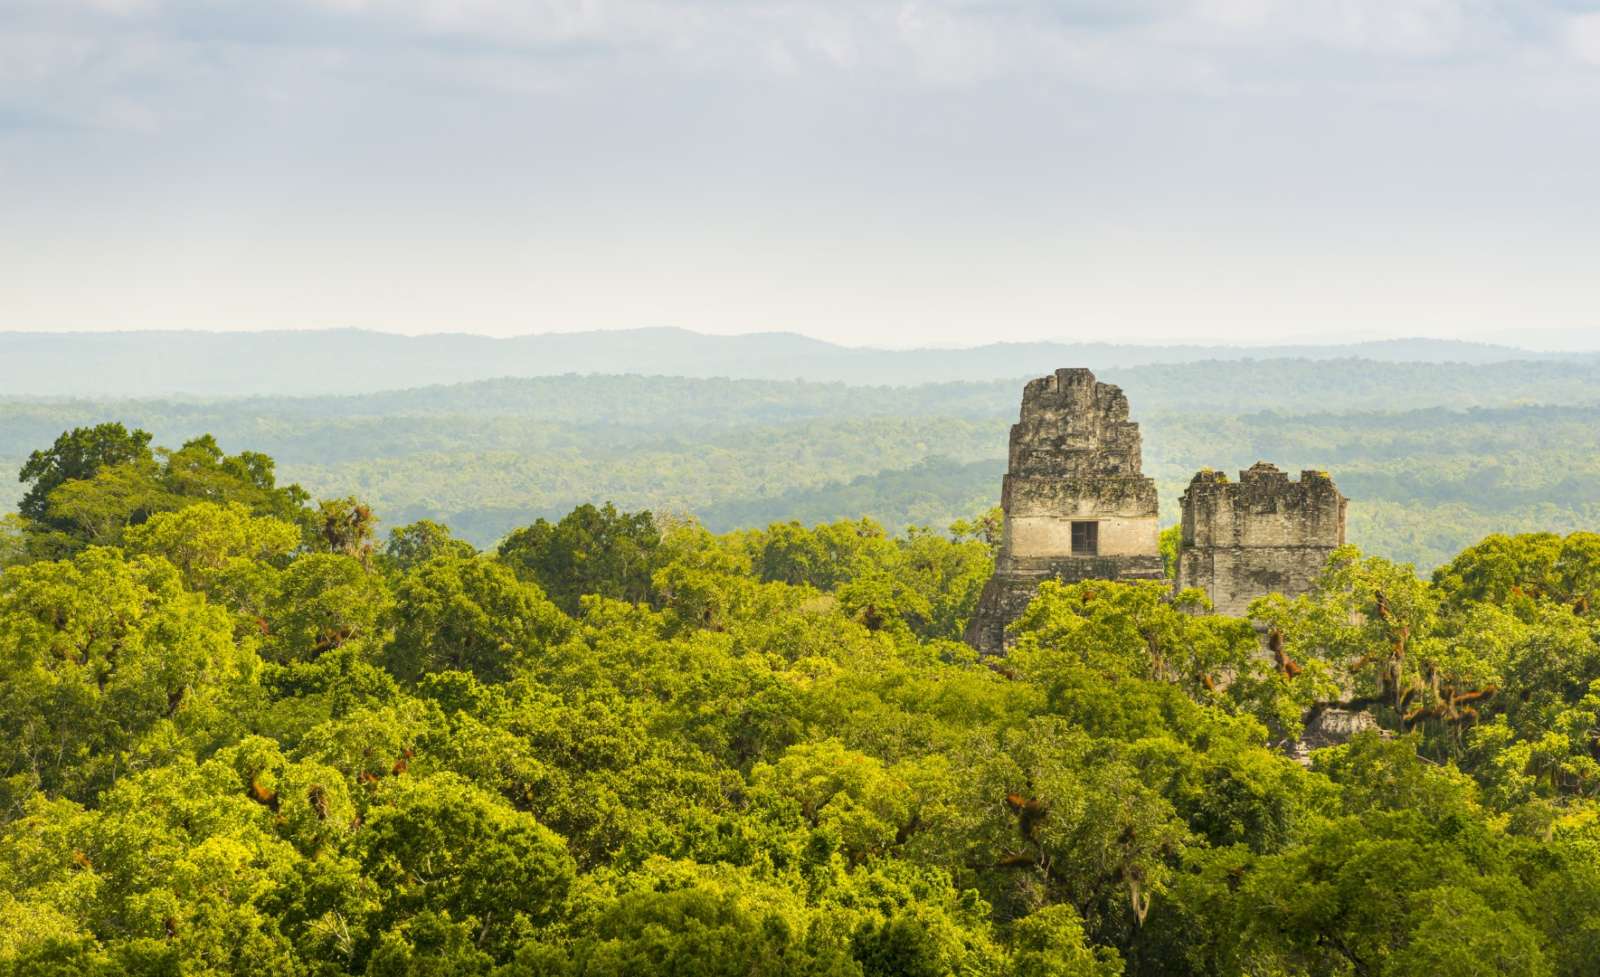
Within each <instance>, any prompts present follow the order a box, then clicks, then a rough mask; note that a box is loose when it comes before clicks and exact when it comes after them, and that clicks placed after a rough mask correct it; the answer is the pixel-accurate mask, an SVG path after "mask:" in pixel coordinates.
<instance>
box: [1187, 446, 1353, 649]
mask: <svg viewBox="0 0 1600 977" xmlns="http://www.w3.org/2000/svg"><path fill="white" fill-rule="evenodd" d="M1346 503H1347V500H1346V499H1345V497H1344V496H1343V495H1340V494H1339V490H1338V489H1337V488H1335V487H1334V484H1333V479H1331V478H1329V477H1328V474H1327V473H1326V472H1316V471H1303V472H1301V473H1300V478H1299V480H1298V481H1296V480H1293V479H1291V478H1289V476H1288V474H1286V473H1285V472H1281V471H1279V470H1278V469H1277V468H1276V467H1275V466H1273V465H1269V464H1267V463H1266V462H1257V463H1256V464H1254V465H1252V466H1251V467H1250V469H1249V470H1248V471H1242V472H1240V473H1239V480H1238V481H1237V482H1232V481H1229V480H1228V477H1227V476H1226V475H1224V474H1222V473H1221V472H1213V471H1204V472H1200V473H1199V474H1197V475H1195V477H1194V479H1193V481H1191V482H1190V483H1189V491H1187V492H1185V493H1184V495H1183V542H1182V545H1181V546H1180V548H1179V550H1178V579H1177V581H1176V586H1177V587H1178V588H1179V589H1183V588H1185V587H1197V588H1199V589H1200V590H1203V591H1205V593H1206V596H1207V597H1210V598H1211V603H1212V604H1213V605H1215V607H1216V611H1217V613H1218V614H1228V615H1232V616H1234V617H1242V616H1243V615H1244V613H1245V611H1247V610H1249V608H1250V602H1251V601H1252V600H1255V599H1256V598H1257V597H1260V596H1262V595H1264V594H1285V595H1287V596H1290V597H1293V596H1295V595H1297V594H1303V593H1305V592H1306V591H1307V590H1309V589H1310V588H1311V583H1312V581H1313V580H1315V579H1316V578H1317V575H1318V574H1319V573H1321V572H1322V567H1323V565H1324V564H1326V563H1327V562H1328V556H1329V554H1331V553H1332V552H1333V551H1334V549H1335V548H1336V547H1339V546H1342V545H1344V512H1345V505H1346Z"/></svg>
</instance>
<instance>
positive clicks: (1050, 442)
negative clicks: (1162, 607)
mask: <svg viewBox="0 0 1600 977" xmlns="http://www.w3.org/2000/svg"><path fill="white" fill-rule="evenodd" d="M1140 464H1141V459H1140V443H1139V425H1138V424H1136V423H1134V422H1133V421H1130V420H1129V419H1128V398H1127V397H1125V396H1123V393H1122V390H1121V389H1120V388H1118V387H1115V386H1112V385H1111V384H1109V383H1100V382H1098V381H1097V380H1095V378H1094V374H1093V373H1090V372H1089V371H1088V370H1057V371H1056V372H1055V373H1053V374H1052V375H1050V376H1047V377H1041V378H1039V379H1037V380H1033V381H1031V382H1029V383H1028V385H1027V387H1025V388H1024V389H1023V391H1022V415H1021V417H1020V418H1019V419H1018V420H1017V423H1016V424H1014V425H1012V427H1011V458H1010V465H1009V467H1008V469H1007V472H1006V476H1005V481H1004V483H1003V484H1002V487H1001V493H1000V506H1001V509H1002V510H1003V511H1004V512H1005V534H1004V536H1003V537H1002V539H1001V543H1000V556H999V559H998V560H997V562H996V564H995V572H994V576H993V577H991V578H990V579H989V583H988V584H987V585H986V586H985V587H984V589H983V595H982V596H981V597H980V598H979V600H978V607H977V610H976V611H975V612H974V613H973V616H972V621H971V622H970V623H969V624H968V626H967V643H968V644H970V645H972V646H973V647H974V648H976V649H978V651H980V652H982V653H984V654H1001V653H1003V652H1004V650H1005V629H1006V625H1008V624H1010V623H1011V622H1012V621H1014V620H1015V619H1016V618H1017V616H1018V615H1019V614H1021V613H1022V611H1023V609H1024V608H1026V607H1027V606H1028V601H1030V600H1032V599H1033V595H1034V592H1035V591H1036V590H1037V589H1038V587H1039V583H1040V582H1041V581H1043V580H1051V579H1055V580H1065V581H1075V580H1160V579H1162V577H1163V573H1162V567H1161V554H1160V551H1159V549H1158V542H1157V536H1158V533H1159V527H1158V524H1157V521H1156V515H1157V501H1156V485H1155V482H1154V481H1152V480H1151V479H1149V478H1147V477H1145V476H1144V474H1143V473H1142V472H1141V471H1140Z"/></svg>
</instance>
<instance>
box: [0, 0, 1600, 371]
mask: <svg viewBox="0 0 1600 977" xmlns="http://www.w3.org/2000/svg"><path fill="white" fill-rule="evenodd" d="M1597 109H1600V5H1597V4H1596V3H1595V2H1593V0H1535V2H1522V3H1512V2H1509V0H1345V2H1341V3H1338V4H1306V3H1298V2H1291V0H1120V2H1107V0H1071V2H1067V3H1045V2H1038V0H998V2H997V0H991V2H977V3H974V2H967V0H907V2H877V0H870V2H862V3H853V4H838V3H814V4H793V3H784V2H777V0H755V2H750V3H743V4H738V5H728V4H721V3H712V2H700V0H676V2H652V0H630V2H620V3H619V2H594V0H589V2H579V0H571V2H564V0H550V2H547V3H541V4H535V5H528V4H519V3H509V2H504V0H477V2H474V3H470V4H439V3H434V2H428V0H384V2H377V0H291V2H285V3H282V4H273V5H270V6H268V7H261V6H246V5H242V4H236V3H228V2H222V3H217V2H200V0H49V2H46V0H13V2H11V3H7V4H4V5H0V213H4V214H5V215H6V217H5V222H6V232H5V233H4V234H3V235H0V266H3V267H5V268H6V273H5V274H4V275H0V328H9V329H28V330H64V329H103V328H116V329H129V328H180V329H181V328H222V329H226V328H237V329H262V328H282V327H296V326H307V327H323V326H350V327H361V328H373V329H384V330H391V331H398V332H405V333H419V332H446V331H458V330H464V331H470V332H480V333H485V334H492V335H511V334H526V333H530V332H548V331H582V330H590V329H606V328H620V327H635V326H646V325H658V324H676V325H682V326H685V327H688V328H692V329H695V330H697V331H702V332H707V333H743V332H752V331H765V330H769V329H770V330H784V331H795V332H800V333H803V334H806V335H811V336H815V337H818V338H822V339H827V340H830V341H834V342H843V343H849V344H869V345H878V346H887V347H902V348H903V347H907V346H919V345H972V344H977V343H982V342H986V341H991V340H1007V341H1018V340H1043V339H1057V340H1067V341H1084V340H1093V339H1106V340H1109V341H1115V342H1154V341H1167V342H1172V341H1180V342H1207V341H1217V340H1224V339H1226V340H1231V341H1235V342H1244V343H1263V342H1303V341H1328V340H1332V339H1335V338H1336V339H1338V340H1339V341H1349V340H1352V339H1369V338H1386V337H1410V336H1430V337H1438V338H1456V339H1472V340H1487V341H1496V342H1512V343H1518V339H1517V338H1516V337H1518V336H1533V337H1538V336H1543V335H1553V336H1556V337H1560V336H1563V335H1568V334H1577V335H1580V336H1581V335H1582V334H1583V332H1584V331H1593V332H1600V313H1597V304H1600V303H1597V298H1600V285H1597V282H1596V280H1595V277H1594V275H1593V259H1594V256H1595V255H1596V254H1600V221H1597V220H1596V219H1595V218H1596V216H1597V214H1596V211H1597V209H1600V208H1597V206H1596V203H1597V195H1596V189H1595V181H1594V176H1593V175H1594V173H1596V172H1600V127H1597V126H1595V125H1593V124H1592V123H1593V119H1594V118H1595V117H1596V112H1597ZM1545 342H1547V343H1548V344H1550V345H1557V346H1559V345H1563V343H1564V341H1562V342H1556V341H1553V340H1546V341H1545ZM1518 344H1521V345H1538V341H1537V340H1528V341H1524V342H1521V343H1518Z"/></svg>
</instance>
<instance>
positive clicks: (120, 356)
mask: <svg viewBox="0 0 1600 977" xmlns="http://www.w3.org/2000/svg"><path fill="white" fill-rule="evenodd" d="M1283 358H1298V359H1312V360H1332V359H1350V358H1359V359H1364V360H1369V361H1378V362H1388V363H1399V362H1420V363H1447V362H1448V363H1467V364H1486V363H1495V362H1506V361H1513V360H1519V361H1538V360H1556V359H1565V360H1571V359H1574V357H1573V356H1572V355H1571V354H1552V353H1539V352H1533V351H1529V350H1523V349H1518V348H1515V347H1511V346H1494V345H1488V344H1481V343H1464V342H1454V341H1447V340H1432V339H1406V340H1392V341H1386V342H1369V343H1355V344H1348V345H1340V346H1304V345H1302V346H1272V347H1238V346H1132V345H1113V344H1108V343H992V344H989V345H984V346H977V347H973V348H971V349H912V350H882V349H863V348H857V347H847V346H838V345H834V344H832V343H826V342H822V341H820V340H816V339H810V338H807V337H805V336H800V335H796V334H793V333H751V334H747V335H742V336H707V335H702V334H700V333H695V332H690V331H688V330H684V329H633V330H623V331H613V332H577V333H551V334H544V335H536V336H519V337H514V338H505V339H497V338H492V337H486V336H473V335H466V334H437V335H427V336H397V335H392V334H389V333H378V332H365V331H360V330H351V329H335V330H320V331H284V332H99V333H91V332H79V333H30V332H0V395H4V396H29V397H38V396H98V397H104V396H134V397H150V396H168V395H175V394H189V395H194V396H206V397H232V396H250V395H268V394H276V395H310V394H340V393H343V394H357V393H371V392H374V391H380V390H395V389H400V388H406V387H420V386H427V385H430V384H451V383H462V382H468V381H474V380H486V379H492V378H496V377H534V376H555V375H560V374H566V373H576V374H627V373H640V374H653V375H667V376H682V377H730V378H743V379H785V380H790V379H804V380H816V381H838V382H844V383H852V384H889V385H909V384H920V383H936V382H948V381H984V380H996V379H1014V378H1018V377H1025V376H1033V375H1037V374H1039V373H1043V372H1046V371H1047V370H1050V369H1052V368H1054V367H1056V366H1060V365H1068V364H1070V365H1075V366H1087V367H1090V368H1092V369H1096V370H1103V369H1111V368H1118V367H1121V368H1128V367H1137V366H1150V365H1162V364H1182V363H1193V362H1198V361H1204V360H1232V361H1239V360H1266V359H1283ZM1582 358H1584V359H1587V360H1589V361H1596V362H1600V357H1596V356H1595V355H1594V354H1587V355H1586V356H1585V357H1582Z"/></svg>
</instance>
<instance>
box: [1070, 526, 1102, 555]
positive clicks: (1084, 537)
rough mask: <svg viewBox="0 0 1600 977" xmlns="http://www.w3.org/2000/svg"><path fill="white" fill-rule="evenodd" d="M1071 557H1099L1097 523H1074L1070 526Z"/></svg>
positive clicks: (1098, 528)
mask: <svg viewBox="0 0 1600 977" xmlns="http://www.w3.org/2000/svg"><path fill="white" fill-rule="evenodd" d="M1072 555H1073V556H1099V555H1100V524H1099V523H1097V522H1075V523H1073V524H1072Z"/></svg>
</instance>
